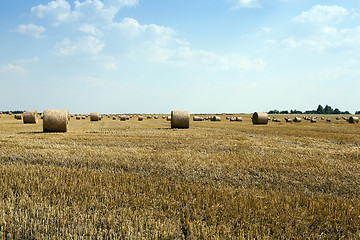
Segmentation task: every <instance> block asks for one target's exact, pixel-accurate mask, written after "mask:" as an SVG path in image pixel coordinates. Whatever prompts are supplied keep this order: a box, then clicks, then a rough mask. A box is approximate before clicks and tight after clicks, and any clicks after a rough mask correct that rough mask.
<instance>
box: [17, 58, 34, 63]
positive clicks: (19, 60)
mask: <svg viewBox="0 0 360 240" xmlns="http://www.w3.org/2000/svg"><path fill="white" fill-rule="evenodd" d="M38 62H39V58H38V57H33V58H31V59H18V60H16V63H18V64H29V63H30V64H31V63H38Z"/></svg>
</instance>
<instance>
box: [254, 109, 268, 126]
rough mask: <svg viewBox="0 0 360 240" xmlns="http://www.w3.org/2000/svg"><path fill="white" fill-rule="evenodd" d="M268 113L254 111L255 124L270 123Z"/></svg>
mask: <svg viewBox="0 0 360 240" xmlns="http://www.w3.org/2000/svg"><path fill="white" fill-rule="evenodd" d="M268 121H269V118H268V114H267V113H265V112H254V114H253V117H252V122H253V124H268Z"/></svg>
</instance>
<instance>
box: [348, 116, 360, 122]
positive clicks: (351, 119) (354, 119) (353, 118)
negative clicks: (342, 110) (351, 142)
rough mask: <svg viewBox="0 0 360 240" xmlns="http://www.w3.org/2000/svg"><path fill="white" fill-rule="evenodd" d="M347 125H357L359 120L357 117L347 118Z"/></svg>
mask: <svg viewBox="0 0 360 240" xmlns="http://www.w3.org/2000/svg"><path fill="white" fill-rule="evenodd" d="M349 123H359V118H358V117H353V116H351V117H349Z"/></svg>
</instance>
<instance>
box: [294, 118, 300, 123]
mask: <svg viewBox="0 0 360 240" xmlns="http://www.w3.org/2000/svg"><path fill="white" fill-rule="evenodd" d="M293 121H294V122H298V123H299V122H301V118H299V117H295V118H294V120H293Z"/></svg>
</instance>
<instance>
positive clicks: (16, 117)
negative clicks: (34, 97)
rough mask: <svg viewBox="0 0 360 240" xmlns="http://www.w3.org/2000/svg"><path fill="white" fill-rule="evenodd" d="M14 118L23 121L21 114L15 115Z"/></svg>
mask: <svg viewBox="0 0 360 240" xmlns="http://www.w3.org/2000/svg"><path fill="white" fill-rule="evenodd" d="M14 118H15V119H17V120H21V118H22V116H21V114H15V115H14Z"/></svg>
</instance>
